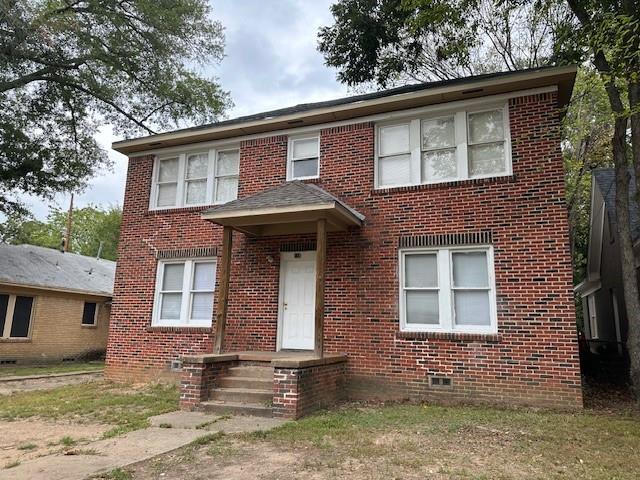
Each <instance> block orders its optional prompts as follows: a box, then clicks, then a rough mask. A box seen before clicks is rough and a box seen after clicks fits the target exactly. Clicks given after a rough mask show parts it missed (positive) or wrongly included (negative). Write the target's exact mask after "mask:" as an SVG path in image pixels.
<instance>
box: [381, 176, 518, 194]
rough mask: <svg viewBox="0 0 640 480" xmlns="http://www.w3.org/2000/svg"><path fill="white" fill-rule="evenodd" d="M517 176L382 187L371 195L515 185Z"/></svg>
mask: <svg viewBox="0 0 640 480" xmlns="http://www.w3.org/2000/svg"><path fill="white" fill-rule="evenodd" d="M515 181H516V176H515V175H502V176H499V177H486V178H470V179H467V180H453V181H450V182H442V183H421V184H419V185H404V186H401V187H381V188H374V189H373V190H372V191H371V193H372V194H373V195H386V194H388V193H396V192H413V191H418V190H440V189H447V188H452V187H464V186H472V185H485V184H492V183H515Z"/></svg>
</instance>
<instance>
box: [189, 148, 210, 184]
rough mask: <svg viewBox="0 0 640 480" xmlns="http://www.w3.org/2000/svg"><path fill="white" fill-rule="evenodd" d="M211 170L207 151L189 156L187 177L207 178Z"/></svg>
mask: <svg viewBox="0 0 640 480" xmlns="http://www.w3.org/2000/svg"><path fill="white" fill-rule="evenodd" d="M208 170H209V156H208V155H207V154H206V153H198V154H196V155H189V156H188V157H187V179H189V178H207V173H208Z"/></svg>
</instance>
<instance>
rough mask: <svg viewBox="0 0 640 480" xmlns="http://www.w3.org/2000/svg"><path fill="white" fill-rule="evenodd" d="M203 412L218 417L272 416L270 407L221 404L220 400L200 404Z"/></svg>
mask: <svg viewBox="0 0 640 480" xmlns="http://www.w3.org/2000/svg"><path fill="white" fill-rule="evenodd" d="M200 406H201V408H202V409H203V410H204V411H205V412H210V413H216V414H218V415H226V414H234V415H252V416H254V417H271V416H273V414H272V410H271V407H270V406H268V405H264V404H263V405H261V404H256V403H240V402H223V401H220V400H208V401H206V402H202V403H201V404H200Z"/></svg>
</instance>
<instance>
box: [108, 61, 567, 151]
mask: <svg viewBox="0 0 640 480" xmlns="http://www.w3.org/2000/svg"><path fill="white" fill-rule="evenodd" d="M576 71H577V67H576V66H575V65H570V66H564V67H542V68H531V69H526V70H518V71H512V72H497V73H490V74H484V75H475V76H470V77H464V78H456V79H452V80H441V81H437V82H426V83H419V84H416V85H406V86H403V87H398V88H392V89H389V90H383V91H379V92H374V93H367V94H364V95H353V96H350V97H343V98H338V99H335V100H329V101H325V102H316V103H303V104H300V105H295V106H293V107H287V108H280V109H277V110H271V111H267V112H261V113H256V114H253V115H247V116H243V117H238V118H234V119H230V120H224V121H220V122H216V123H210V124H206V125H200V126H197V127H192V128H185V129H181V130H174V131H172V132H166V133H161V134H157V135H150V136H146V137H141V138H134V139H129V140H123V141H119V142H115V143H114V144H113V146H112V147H113V149H114V150H117V151H119V152H121V153H125V154H127V153H135V152H141V151H145V150H149V149H154V148H156V149H157V148H165V147H170V146H176V145H185V144H190V143H196V142H204V141H210V140H217V139H222V138H231V137H235V136H241V135H251V134H256V133H264V132H269V131H275V130H279V129H280V130H282V129H290V128H297V127H302V126H308V125H318V124H321V123H328V122H336V121H342V120H351V119H353V118H358V117H362V116H366V115H372V114H378V113H384V112H391V111H397V110H403V109H409V108H416V107H421V106H426V105H434V104H438V103H444V102H451V101H456V100H466V99H470V98H478V97H484V96H488V95H496V94H500V93H508V92H514V91H518V90H525V89H531V88H538V87H548V86H554V85H555V86H558V97H559V103H560V106H564V105H566V104H567V103H568V101H569V98H570V97H571V91H572V89H573V82H574V80H575V75H576Z"/></svg>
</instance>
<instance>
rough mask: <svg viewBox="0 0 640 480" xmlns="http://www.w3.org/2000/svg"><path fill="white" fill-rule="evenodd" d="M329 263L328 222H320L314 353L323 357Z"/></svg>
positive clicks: (317, 244)
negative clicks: (325, 278) (325, 279)
mask: <svg viewBox="0 0 640 480" xmlns="http://www.w3.org/2000/svg"><path fill="white" fill-rule="evenodd" d="M326 263H327V220H326V219H324V218H321V219H319V220H318V228H317V239H316V309H315V320H316V325H315V343H314V353H315V354H316V355H317V356H319V357H322V355H323V352H324V277H325V268H326Z"/></svg>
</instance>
